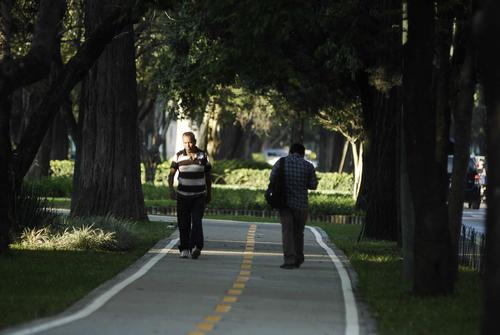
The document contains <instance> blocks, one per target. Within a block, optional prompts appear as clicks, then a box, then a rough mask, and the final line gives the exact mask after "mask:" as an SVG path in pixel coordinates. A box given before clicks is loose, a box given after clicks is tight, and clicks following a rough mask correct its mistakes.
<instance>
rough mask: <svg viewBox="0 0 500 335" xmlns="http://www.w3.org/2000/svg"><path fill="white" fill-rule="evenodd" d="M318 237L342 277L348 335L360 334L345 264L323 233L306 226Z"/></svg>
mask: <svg viewBox="0 0 500 335" xmlns="http://www.w3.org/2000/svg"><path fill="white" fill-rule="evenodd" d="M306 227H307V228H308V229H309V230H310V231H311V232H312V233H313V234H314V236H315V237H316V242H318V244H319V245H320V246H321V247H322V248H323V249H325V251H326V253H327V254H328V255H329V256H330V259H331V260H332V262H333V264H334V265H335V268H336V269H337V272H338V274H339V277H340V281H341V284H342V293H343V295H344V305H345V319H346V327H345V334H346V335H358V334H359V321H358V309H357V306H356V300H355V299H354V293H353V290H352V285H351V279H350V278H349V275H348V274H347V271H346V269H345V268H344V265H343V264H342V262H341V261H340V259H339V258H338V257H337V255H336V254H335V252H334V251H333V250H332V249H331V248H330V247H329V246H327V245H326V244H325V242H323V238H322V237H321V234H320V233H319V232H318V231H317V230H316V229H315V228H313V227H309V226H306Z"/></svg>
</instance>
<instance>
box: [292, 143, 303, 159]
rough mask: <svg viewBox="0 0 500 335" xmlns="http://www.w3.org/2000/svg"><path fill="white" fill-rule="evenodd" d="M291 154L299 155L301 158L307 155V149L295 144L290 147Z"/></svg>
mask: <svg viewBox="0 0 500 335" xmlns="http://www.w3.org/2000/svg"><path fill="white" fill-rule="evenodd" d="M290 153H291V154H299V155H301V156H304V155H305V154H306V148H305V147H304V145H303V144H301V143H294V144H292V146H291V147H290Z"/></svg>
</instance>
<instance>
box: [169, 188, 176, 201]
mask: <svg viewBox="0 0 500 335" xmlns="http://www.w3.org/2000/svg"><path fill="white" fill-rule="evenodd" d="M170 199H172V200H177V192H175V190H170Z"/></svg>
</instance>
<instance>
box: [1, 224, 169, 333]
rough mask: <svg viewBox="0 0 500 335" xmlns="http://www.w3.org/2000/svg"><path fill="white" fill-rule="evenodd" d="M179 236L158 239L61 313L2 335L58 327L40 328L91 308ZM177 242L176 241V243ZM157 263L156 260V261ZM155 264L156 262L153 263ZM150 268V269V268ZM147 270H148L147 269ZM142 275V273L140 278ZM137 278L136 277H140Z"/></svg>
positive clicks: (4, 331)
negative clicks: (124, 266)
mask: <svg viewBox="0 0 500 335" xmlns="http://www.w3.org/2000/svg"><path fill="white" fill-rule="evenodd" d="M178 236H179V231H178V230H175V231H174V232H173V233H172V234H171V235H170V236H169V237H166V238H164V239H162V240H160V241H158V242H157V243H156V244H155V245H154V246H152V247H151V248H150V249H149V250H148V251H146V253H145V254H144V255H143V256H141V257H140V258H139V259H137V260H136V261H135V262H133V263H132V264H131V265H129V266H128V267H127V268H125V269H123V270H122V271H120V272H119V273H118V274H117V275H115V276H114V277H112V278H110V279H108V280H107V281H105V282H104V283H102V284H100V285H99V286H97V287H96V288H94V289H93V290H91V291H90V292H88V293H87V294H85V296H84V297H82V298H81V299H80V300H78V301H76V302H75V303H73V304H72V305H71V306H70V307H68V308H67V309H65V310H64V311H62V312H61V313H58V314H55V315H53V316H48V317H44V318H40V319H35V320H32V321H27V322H25V323H22V324H19V325H16V326H13V327H9V328H5V329H2V330H0V335H28V334H37V333H39V332H42V331H47V330H49V329H52V328H55V327H58V326H60V325H55V326H49V327H48V328H47V329H40V328H41V327H43V326H44V325H50V324H52V323H56V322H58V321H59V320H63V319H65V318H71V317H75V315H77V314H79V313H82V312H83V311H84V310H85V309H86V308H89V307H90V306H91V305H92V304H95V303H96V301H97V300H99V299H101V300H102V297H103V296H105V295H106V294H107V293H108V292H110V291H111V290H112V289H113V288H115V287H116V286H118V285H120V284H123V283H124V282H126V281H127V280H128V279H130V278H132V277H133V276H134V275H137V273H138V272H140V271H141V270H143V268H144V267H145V266H146V265H147V263H148V262H150V261H153V259H154V258H155V257H158V260H160V259H161V258H163V256H164V255H165V254H166V253H164V254H163V256H161V257H159V256H158V255H159V253H155V252H154V251H155V250H162V249H165V247H166V246H168V245H170V244H173V245H172V247H171V249H170V250H174V248H175V245H176V244H177V242H176V241H177V240H178ZM174 242H175V243H174ZM155 263H156V262H155ZM153 266H154V264H153ZM148 270H149V269H148ZM146 272H147V270H146ZM140 277H142V275H140V276H139V277H138V278H140ZM138 278H136V279H138ZM133 281H135V279H134V280H132V281H131V282H130V283H128V284H123V285H124V286H123V287H122V288H120V289H118V291H117V292H116V293H114V294H113V295H111V296H109V298H108V299H107V300H106V301H104V302H103V303H102V304H101V305H99V306H98V307H97V308H95V310H97V309H99V308H100V307H101V306H102V305H103V304H105V303H106V302H107V301H108V300H109V299H111V298H112V297H113V296H114V295H116V294H117V293H119V291H121V289H123V288H125V287H126V286H128V285H129V284H131V283H132V282H133ZM95 310H93V311H91V312H90V313H89V315H90V314H92V313H93V312H94V311H95ZM86 316H87V315H84V316H82V317H76V319H75V320H71V321H67V322H64V323H63V324H61V326H62V325H64V324H67V323H70V322H73V321H76V320H78V319H80V318H83V317H86Z"/></svg>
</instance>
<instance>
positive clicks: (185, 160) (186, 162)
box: [170, 148, 212, 197]
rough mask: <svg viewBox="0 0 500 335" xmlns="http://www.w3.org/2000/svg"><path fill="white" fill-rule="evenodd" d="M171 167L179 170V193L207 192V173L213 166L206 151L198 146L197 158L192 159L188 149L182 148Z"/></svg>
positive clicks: (193, 194)
mask: <svg viewBox="0 0 500 335" xmlns="http://www.w3.org/2000/svg"><path fill="white" fill-rule="evenodd" d="M170 167H171V168H172V169H175V170H178V171H179V175H178V182H179V185H178V187H177V193H178V194H180V195H183V196H186V197H192V196H198V195H202V194H205V192H206V188H207V185H206V181H205V174H206V173H209V172H210V170H211V168H212V166H211V165H210V162H209V161H208V157H207V154H206V153H205V152H204V151H202V150H200V149H198V148H196V152H195V158H194V159H191V157H190V156H189V154H187V153H186V150H181V151H179V152H178V153H177V154H176V155H175V156H174V159H173V160H172V164H171V166H170Z"/></svg>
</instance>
